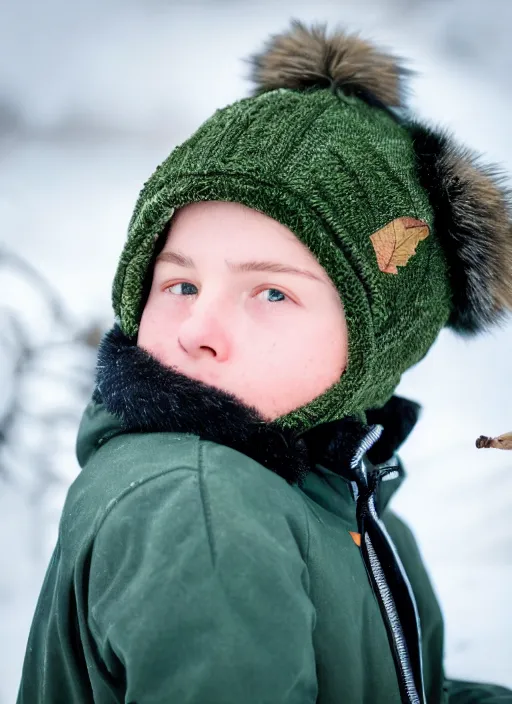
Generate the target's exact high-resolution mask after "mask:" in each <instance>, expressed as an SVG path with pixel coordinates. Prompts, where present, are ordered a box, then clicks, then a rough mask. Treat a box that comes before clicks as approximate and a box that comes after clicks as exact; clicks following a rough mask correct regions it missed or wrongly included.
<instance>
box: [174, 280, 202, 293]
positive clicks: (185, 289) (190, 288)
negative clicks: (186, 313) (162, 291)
mask: <svg viewBox="0 0 512 704" xmlns="http://www.w3.org/2000/svg"><path fill="white" fill-rule="evenodd" d="M180 286H181V289H180V288H179V287H180ZM167 291H170V293H173V294H174V295H175V296H195V294H196V293H197V286H194V284H191V283H188V281H182V282H180V283H179V284H173V285H172V286H169V287H168V288H167Z"/></svg>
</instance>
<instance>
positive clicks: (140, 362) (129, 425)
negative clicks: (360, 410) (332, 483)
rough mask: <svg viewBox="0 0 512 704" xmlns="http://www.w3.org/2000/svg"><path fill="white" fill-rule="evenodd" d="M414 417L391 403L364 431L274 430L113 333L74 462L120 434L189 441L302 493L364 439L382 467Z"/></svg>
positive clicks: (340, 470) (408, 404)
mask: <svg viewBox="0 0 512 704" xmlns="http://www.w3.org/2000/svg"><path fill="white" fill-rule="evenodd" d="M419 412H420V406H419V405H418V404H417V403H415V402H413V401H409V400H407V399H403V398H400V397H398V396H394V397H393V398H392V399H391V400H390V401H389V402H388V403H387V404H386V405H385V406H384V407H383V408H380V409H371V410H369V411H368V412H367V414H366V415H367V423H363V422H362V421H360V420H358V419H356V418H352V417H347V418H344V419H342V420H339V421H333V422H330V423H324V424H321V425H319V426H316V427H315V428H313V429H311V430H308V431H306V432H297V431H293V430H291V429H286V428H282V427H278V426H277V425H276V424H274V423H272V422H267V421H265V420H264V419H263V418H262V416H261V415H260V413H259V412H258V411H257V410H256V409H255V408H252V407H250V406H247V405H245V404H244V403H243V402H241V401H240V400H239V399H237V398H236V397H235V396H233V395H231V394H228V393H226V392H224V391H221V390H219V389H216V388H214V387H212V386H209V385H207V384H204V383H203V382H200V381H197V380H195V379H191V378H189V377H187V376H185V375H183V374H181V373H179V372H177V371H176V370H174V369H172V368H169V367H165V366H164V365H162V364H161V363H160V362H159V361H158V360H156V359H155V358H154V357H153V356H151V355H150V354H149V353H147V352H146V351H145V350H143V349H141V348H140V347H138V346H137V345H136V344H134V342H133V340H131V339H130V338H128V337H127V336H126V335H125V334H124V333H123V332H122V331H121V329H120V328H119V327H118V326H117V325H116V326H114V328H113V329H112V330H111V331H110V332H108V333H107V334H106V335H105V337H104V338H103V340H102V342H101V345H100V348H99V352H98V363H97V372H96V386H95V391H94V394H93V400H92V404H90V407H89V408H88V411H87V412H86V415H87V431H86V429H85V427H84V425H85V424H84V423H83V424H82V428H81V431H80V434H79V449H78V457H79V461H80V464H81V465H82V466H83V464H84V463H85V462H86V461H87V457H88V454H89V453H90V451H92V449H93V448H94V447H95V446H98V445H101V444H102V443H103V442H104V441H106V440H107V439H108V438H109V437H112V436H113V435H116V434H119V433H126V432H131V433H133V432H144V433H147V432H172V433H191V434H194V435H198V436H199V437H201V438H202V439H204V440H209V441H212V442H215V443H218V444H221V445H226V446H228V447H231V448H233V449H235V450H238V451H239V452H242V453H244V454H245V455H247V456H248V457H251V458H252V459H254V460H256V461H257V462H259V463H260V464H262V465H263V466H265V467H267V468H268V469H270V470H272V471H274V472H276V473H277V474H279V475H280V476H281V477H283V478H284V479H285V480H286V481H287V482H288V483H290V484H298V485H299V486H302V484H303V482H304V479H305V477H306V475H307V473H308V472H309V471H310V470H311V469H312V468H313V467H315V466H316V465H318V464H320V465H322V466H324V467H325V468H326V469H327V470H330V471H332V472H334V473H336V474H341V475H343V474H346V473H347V472H349V469H350V466H351V464H352V461H353V459H354V456H355V455H356V453H357V451H358V448H359V447H360V446H361V443H362V441H363V439H364V438H365V437H367V436H368V435H369V434H370V433H373V437H374V438H376V437H378V439H377V440H376V442H375V441H374V443H373V444H372V447H371V448H370V449H369V450H368V452H367V458H368V459H369V461H370V462H371V463H373V464H382V463H385V462H387V461H388V460H390V458H391V457H392V456H393V454H394V453H395V452H396V450H397V449H398V447H399V446H400V445H401V444H402V443H403V442H404V440H405V439H406V438H407V436H408V435H409V433H410V432H411V430H412V428H413V427H414V425H415V424H416V422H417V419H418V416H419ZM379 426H380V427H379ZM375 431H377V432H375ZM379 434H380V436H379ZM86 436H87V437H86ZM80 448H81V449H80ZM85 448H89V449H88V450H87V449H85ZM347 478H349V477H347Z"/></svg>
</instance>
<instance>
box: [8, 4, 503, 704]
mask: <svg viewBox="0 0 512 704" xmlns="http://www.w3.org/2000/svg"><path fill="white" fill-rule="evenodd" d="M291 17H297V18H299V19H302V20H305V21H326V22H328V23H329V25H330V26H332V27H334V26H335V25H337V24H341V25H342V26H344V27H347V28H349V29H352V30H356V31H358V30H360V31H361V32H362V33H363V34H364V35H365V36H367V37H369V38H372V39H375V40H377V41H378V42H379V43H380V44H381V45H384V46H386V47H389V48H391V49H393V50H394V51H395V52H396V53H399V54H401V55H403V56H405V57H408V58H409V59H410V62H409V65H410V67H411V68H413V69H415V70H416V71H417V72H418V73H417V75H416V76H415V77H414V79H413V80H412V82H411V87H412V91H413V94H412V96H411V105H412V107H413V108H414V109H415V110H416V111H417V112H418V113H419V114H420V115H421V116H422V117H423V118H425V119H427V120H429V121H430V122H433V123H437V124H441V125H444V126H447V127H448V128H451V129H452V130H453V131H455V132H456V133H457V135H458V137H459V139H460V140H462V141H464V142H466V143H468V144H469V145H470V146H472V147H474V148H476V149H477V150H478V151H481V152H484V153H485V154H486V156H487V157H488V159H489V160H490V161H495V162H499V163H500V164H502V165H503V166H504V167H505V168H506V169H508V170H509V172H511V173H512V138H511V135H510V124H511V123H512V120H511V118H512V90H511V89H512V52H511V51H510V33H511V30H512V3H509V2H507V1H506V0H487V2H485V3H483V2H481V1H480V0H337V1H331V2H327V1H325V2H319V1H318V0H314V1H313V0H309V1H307V2H297V1H295V2H289V1H288V0H279V2H271V1H270V0H268V1H267V2H264V1H260V2H250V1H247V0H244V1H242V0H203V1H200V0H190V1H188V2H185V1H184V0H181V1H178V0H174V1H172V0H144V2H142V0H123V1H122V2H121V0H88V1H87V2H86V1H85V0H75V2H73V3H69V2H65V0H46V1H45V2H44V3H41V2H36V0H0V522H1V523H0V704H11V703H12V702H14V701H15V697H16V691H17V687H18V682H19V678H20V671H21V665H22V660H23V655H24V649H25V643H26V639H27V635H28V629H29V627H30V622H31V619H32V615H33V611H34V608H35V603H36V599H37V595H38V593H39V590H40V588H41V583H42V580H43V577H44V572H45V569H46V566H47V563H48V560H49V557H50V555H51V551H52V549H53V546H54V543H55V539H56V531H57V524H58V518H59V514H60V511H61V508H62V503H63V501H64V497H65V495H66V491H67V488H68V486H69V484H70V483H71V482H72V481H73V479H74V477H75V476H76V474H77V472H78V466H77V462H76V459H75V456H74V442H75V436H76V429H77V425H78V423H79V420H80V416H81V413H82V411H83V408H84V406H85V404H86V403H87V400H88V397H89V395H90V392H91V390H92V383H93V374H94V364H95V350H96V345H97V343H98V340H99V337H100V335H101V334H102V332H103V331H105V330H106V329H107V328H108V327H109V326H110V325H111V323H112V316H111V309H110V286H111V280H112V277H113V273H114V270H115V266H116V261H117V257H118V255H119V253H120V250H121V247H122V244H123V241H124V237H125V232H126V227H127V223H128V219H129V217H130V214H131V210H132V207H133V204H134V201H135V198H136V196H137V194H138V191H139V189H140V187H141V186H142V184H143V182H144V181H145V179H146V178H147V177H148V176H149V174H150V173H151V172H152V171H153V169H154V168H155V166H156V165H157V164H158V163H159V162H161V161H162V160H163V159H164V158H165V157H166V156H167V154H168V153H169V151H170V150H171V149H172V148H173V147H174V146H175V145H176V144H177V143H179V142H181V141H182V140H183V139H185V138H186V137H187V136H189V135H190V134H191V133H192V132H193V131H194V130H195V129H196V128H197V127H198V126H199V124H200V123H201V122H202V121H203V120H204V119H206V118H207V117H208V116H209V115H210V114H211V113H212V112H213V111H214V110H215V109H216V108H217V107H221V106H223V105H225V104H227V103H229V102H231V101H234V100H236V99H238V98H240V97H242V96H244V95H246V94H247V93H248V91H249V87H250V86H249V83H248V82H247V80H246V76H247V72H248V69H247V65H245V64H244V63H243V62H242V61H241V58H242V57H245V56H247V55H248V54H250V53H252V52H253V51H254V50H257V49H259V48H260V47H261V44H262V42H263V41H264V40H265V38H266V37H267V35H268V34H269V33H273V32H277V31H280V30H282V29H284V28H285V27H286V26H287V25H288V22H289V20H290V18H291ZM511 350H512V325H510V324H509V325H508V327H504V328H503V329H501V330H498V331H496V332H495V333H493V334H492V335H487V336H484V337H482V338H480V339H477V340H474V341H470V342H469V341H462V340H458V339H457V338H456V337H455V336H454V335H453V334H451V333H448V332H445V333H443V334H442V335H441V337H440V339H439V341H438V342H437V343H436V345H435V346H434V348H433V349H432V351H431V352H430V354H429V355H428V357H427V358H426V359H425V360H424V361H423V362H422V363H421V364H420V365H418V366H417V367H416V368H415V369H413V370H411V371H410V372H409V373H408V374H407V375H406V376H405V377H404V379H403V382H402V385H401V387H400V389H399V392H401V393H402V395H405V396H408V397H410V398H413V399H415V400H417V401H419V402H420V403H421V404H422V405H423V406H424V411H423V416H422V420H421V421H420V423H419V425H418V426H417V428H416V430H415V431H414V433H413V435H412V437H411V438H410V440H408V441H407V443H406V445H405V446H404V448H403V452H402V457H403V460H404V462H405V465H406V468H407V470H408V474H409V477H408V481H407V482H406V483H405V485H404V487H403V488H402V489H401V491H400V492H399V495H398V496H397V498H396V500H395V503H394V507H395V509H396V510H397V511H398V512H399V513H400V514H401V515H402V516H404V517H405V518H406V519H407V520H408V521H409V523H410V524H411V526H412V528H413V530H414V532H415V533H416V536H417V538H418V540H419V542H420V545H421V548H422V550H423V553H424V557H425V559H426V561H427V564H428V566H429V568H430V572H431V575H432V578H433V581H434V584H435V588H436V590H437V592H438V595H439V597H440V600H441V603H442V606H443V610H444V614H445V619H446V628H447V636H446V669H447V673H448V674H449V675H451V676H456V677H460V678H471V679H480V680H492V681H494V682H497V683H502V684H505V685H508V686H512V667H511V663H512V599H511V598H510V594H511V589H512V520H511V516H512V453H506V452H501V451H498V450H476V449H475V447H474V441H475V438H476V437H477V436H478V435H480V434H486V435H499V434H500V433H503V432H506V431H511V430H512V404H511V392H512V380H511V379H512V362H511V360H512V354H511ZM340 598H341V595H340Z"/></svg>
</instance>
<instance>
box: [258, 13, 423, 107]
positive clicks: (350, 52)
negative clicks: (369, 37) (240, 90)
mask: <svg viewBox="0 0 512 704" xmlns="http://www.w3.org/2000/svg"><path fill="white" fill-rule="evenodd" d="M249 62H250V63H251V64H252V80H253V82H254V83H255V84H256V89H255V94H256V95H258V94H260V93H265V92H267V91H271V90H275V89H277V88H292V89H295V90H307V89H308V88H314V87H317V88H328V87H329V86H335V87H338V88H342V89H343V90H344V91H345V92H346V93H352V94H356V95H358V96H359V97H361V98H362V99H363V100H366V101H367V102H370V103H374V102H378V103H381V104H382V105H383V106H385V107H388V108H391V107H403V106H402V101H401V93H402V90H401V88H402V86H401V79H402V78H403V77H404V76H405V75H408V74H409V73H410V72H409V71H408V70H407V69H405V68H404V67H403V66H402V65H401V61H400V60H399V59H397V58H396V57H394V56H392V55H391V54H387V53H385V52H384V51H380V50H379V49H377V47H375V46H373V45H372V44H370V43H369V42H366V41H364V40H363V39H360V38H359V37H358V36H356V35H349V34H345V33H344V32H341V31H337V32H336V33H334V34H332V35H331V36H327V33H326V27H325V25H314V26H313V27H311V29H309V28H307V27H306V26H305V25H304V24H303V23H302V22H299V21H298V20H293V21H292V24H291V29H290V30H289V31H288V32H284V33H283V34H276V35H273V36H271V37H270V39H269V41H268V42H267V44H266V47H265V49H264V51H262V52H261V53H260V54H255V55H253V56H252V57H251V58H250V59H249Z"/></svg>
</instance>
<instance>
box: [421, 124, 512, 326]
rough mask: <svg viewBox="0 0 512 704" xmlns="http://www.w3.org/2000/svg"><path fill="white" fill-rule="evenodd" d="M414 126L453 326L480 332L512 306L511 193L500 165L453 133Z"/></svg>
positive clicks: (423, 182) (499, 318)
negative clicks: (487, 161)
mask: <svg viewBox="0 0 512 704" xmlns="http://www.w3.org/2000/svg"><path fill="white" fill-rule="evenodd" d="M409 130H410V132H411V134H412V137H413V145H414V149H415V152H416V158H417V163H418V169H419V176H420V182H421V185H422V186H423V188H425V190H426V191H427V192H428V193H429V196H430V202H431V204H432V206H433V208H434V214H435V222H434V229H435V232H436V234H437V237H438V238H439V240H440V242H441V245H442V246H443V248H444V251H445V254H446V258H447V262H448V266H449V270H450V277H451V288H452V295H453V309H452V314H451V317H450V320H449V321H448V325H449V327H451V328H453V329H454V330H455V331H456V332H458V333H461V334H472V333H478V332H480V331H483V330H486V329H487V328H489V327H490V326H492V325H494V324H495V323H499V322H501V320H502V319H503V317H504V315H505V314H506V312H507V311H512V199H511V193H510V191H509V190H508V188H507V187H506V186H505V180H506V179H505V176H504V174H502V173H501V171H500V170H499V169H498V168H496V167H491V166H485V165H483V164H481V163H480V159H479V157H478V156H476V155H475V154H473V153H472V152H470V151H469V150H467V149H465V148H463V147H460V146H459V145H457V144H456V143H455V142H454V141H453V140H452V139H451V138H450V137H449V136H448V135H447V134H445V133H436V132H434V131H431V130H429V129H428V128H425V127H423V126H421V125H418V124H413V125H411V126H409Z"/></svg>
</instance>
